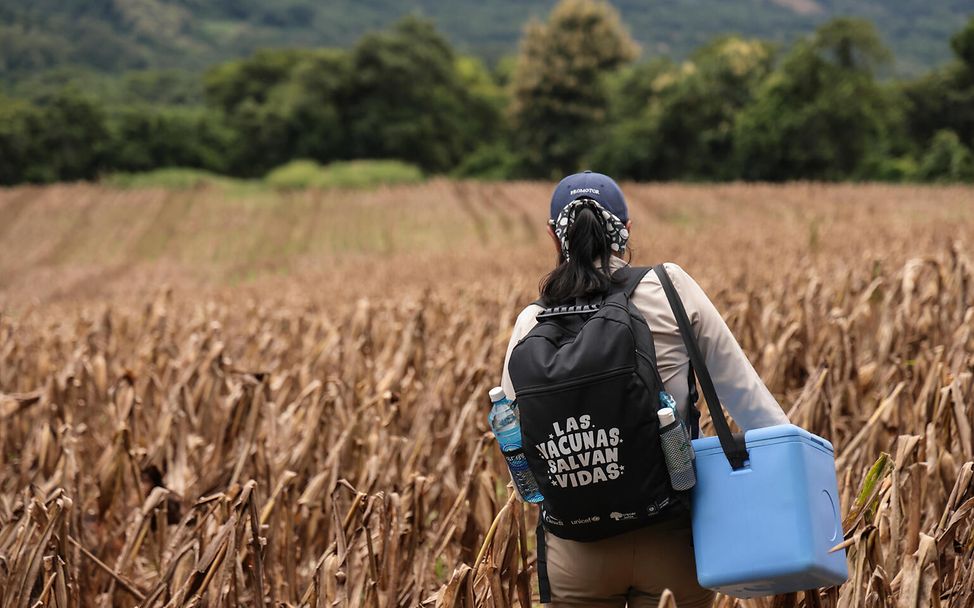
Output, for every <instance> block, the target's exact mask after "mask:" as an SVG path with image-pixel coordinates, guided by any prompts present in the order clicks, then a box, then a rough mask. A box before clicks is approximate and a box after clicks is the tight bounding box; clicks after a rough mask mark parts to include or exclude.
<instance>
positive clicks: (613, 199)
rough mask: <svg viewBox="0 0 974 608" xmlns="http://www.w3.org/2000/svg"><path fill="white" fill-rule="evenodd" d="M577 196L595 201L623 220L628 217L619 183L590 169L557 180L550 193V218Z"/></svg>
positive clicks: (555, 215)
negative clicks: (553, 189)
mask: <svg viewBox="0 0 974 608" xmlns="http://www.w3.org/2000/svg"><path fill="white" fill-rule="evenodd" d="M579 198H590V199H593V200H595V201H597V202H598V203H599V204H600V205H602V206H603V207H605V208H606V209H608V210H609V211H611V212H612V213H613V214H614V215H615V216H616V217H618V218H619V219H620V220H622V221H623V222H625V221H627V220H628V219H629V207H627V206H626V197H624V196H622V190H620V189H619V185H618V184H617V183H615V180H613V179H612V178H611V177H609V176H608V175H602V174H601V173H592V172H591V171H584V172H582V173H575V174H574V175H569V176H568V177H566V178H565V179H563V180H561V181H560V182H558V185H557V186H556V187H555V191H554V192H553V193H552V195H551V219H555V218H556V217H558V213H559V212H561V210H562V209H564V207H565V205H567V204H568V203H570V202H572V201H573V200H575V199H579Z"/></svg>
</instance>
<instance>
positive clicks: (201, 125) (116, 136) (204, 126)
mask: <svg viewBox="0 0 974 608" xmlns="http://www.w3.org/2000/svg"><path fill="white" fill-rule="evenodd" d="M111 127H112V145H111V153H110V157H109V159H108V161H107V162H108V163H109V164H110V165H111V167H112V169H113V170H115V171H127V172H135V171H148V170H151V169H157V168H159V167H193V168H198V169H206V170H208V171H214V172H226V171H227V170H228V169H229V166H228V162H229V158H228V157H229V153H230V150H232V149H234V148H235V147H236V143H237V142H236V139H235V133H234V132H233V131H232V130H231V129H230V128H229V127H227V126H226V124H225V121H224V119H223V116H222V115H220V114H219V113H218V112H216V111H213V110H209V109H206V108H180V107H152V106H144V105H142V106H126V107H124V108H121V109H119V110H118V111H117V112H116V114H115V115H114V116H113V118H112V121H111Z"/></svg>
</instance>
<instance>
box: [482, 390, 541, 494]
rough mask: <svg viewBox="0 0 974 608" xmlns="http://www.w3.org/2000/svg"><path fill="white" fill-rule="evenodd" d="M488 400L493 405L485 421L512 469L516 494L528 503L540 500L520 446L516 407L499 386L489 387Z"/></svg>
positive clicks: (519, 423) (539, 492)
mask: <svg viewBox="0 0 974 608" xmlns="http://www.w3.org/2000/svg"><path fill="white" fill-rule="evenodd" d="M490 402H491V404H492V406H491V408H490V414H489V415H488V416H487V422H489V423H490V428H491V430H492V431H494V437H496V438H497V443H498V444H499V445H500V448H501V453H502V454H504V459H505V460H507V467H508V468H509V469H510V470H511V477H512V478H513V479H514V485H516V486H517V491H518V493H519V494H520V495H521V498H523V499H524V500H525V501H527V502H541V501H542V500H544V496H542V495H541V491H540V490H539V489H538V482H537V481H536V480H535V479H534V475H533V474H532V473H531V469H529V468H528V459H527V457H526V456H525V455H524V450H522V449H521V422H520V420H518V411H517V406H516V405H514V403H513V402H512V401H511V400H510V399H508V398H507V395H506V394H505V393H504V389H503V388H501V387H499V386H498V387H495V388H492V389H490Z"/></svg>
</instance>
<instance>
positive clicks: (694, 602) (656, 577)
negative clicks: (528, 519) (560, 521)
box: [545, 516, 714, 608]
mask: <svg viewBox="0 0 974 608" xmlns="http://www.w3.org/2000/svg"><path fill="white" fill-rule="evenodd" d="M545 545H546V551H545V552H546V557H547V560H546V561H547V574H548V582H549V584H550V585H551V603H550V604H548V606H551V607H552V608H561V607H562V606H572V607H578V606H585V607H589V608H610V607H611V608H617V607H620V608H621V607H622V606H629V607H630V608H656V606H657V605H658V603H659V600H660V596H661V595H662V593H663V590H664V589H669V590H670V591H671V592H672V593H673V595H674V596H675V599H676V603H677V606H678V607H679V608H709V607H710V606H711V605H712V604H713V601H714V592H713V591H710V590H709V589H704V588H703V587H701V586H700V585H699V584H698V583H697V569H696V564H695V563H694V559H693V537H692V535H691V529H690V520H689V516H685V517H680V518H677V519H673V520H669V521H664V522H660V523H658V524H655V525H652V526H648V527H646V528H641V529H639V530H634V531H632V532H626V533H625V534H620V535H618V536H613V537H610V538H606V539H604V540H600V541H595V542H587V543H583V542H577V541H572V540H565V539H562V538H558V537H557V536H554V535H552V534H548V533H545Z"/></svg>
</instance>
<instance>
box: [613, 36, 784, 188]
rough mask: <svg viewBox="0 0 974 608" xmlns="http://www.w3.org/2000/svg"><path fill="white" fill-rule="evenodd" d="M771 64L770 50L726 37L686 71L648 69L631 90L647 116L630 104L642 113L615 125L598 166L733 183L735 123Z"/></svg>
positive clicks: (645, 175) (634, 174) (630, 173)
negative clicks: (639, 96) (641, 99)
mask: <svg viewBox="0 0 974 608" xmlns="http://www.w3.org/2000/svg"><path fill="white" fill-rule="evenodd" d="M772 58H773V55H772V49H771V47H770V45H769V44H768V43H765V42H762V41H759V40H744V39H741V38H737V37H725V38H721V39H718V40H716V41H714V42H712V43H711V44H709V45H707V46H706V47H704V48H702V49H700V50H699V51H698V52H697V53H695V54H694V56H693V57H692V58H691V61H688V62H686V63H684V64H682V65H680V66H668V68H666V69H664V64H658V63H657V65H656V66H655V68H653V69H650V68H651V66H653V63H650V64H648V66H647V69H646V74H645V78H646V80H644V81H642V82H637V83H628V82H627V83H625V86H627V87H631V89H630V91H632V90H636V91H642V94H643V95H644V97H645V101H644V103H643V104H642V108H639V104H638V103H634V102H632V101H630V102H628V103H627V106H628V107H626V108H625V110H626V111H633V110H635V111H636V113H635V115H634V116H630V117H625V118H623V119H622V120H620V121H619V122H618V123H617V124H616V125H614V127H613V130H612V136H611V137H609V138H608V139H607V141H606V142H605V143H603V144H602V145H600V146H599V147H598V151H597V154H596V159H597V164H598V166H600V167H604V168H605V169H607V170H609V171H611V172H613V173H614V174H617V175H620V176H626V177H630V178H635V179H694V180H699V179H726V178H731V177H734V173H733V166H732V165H733V163H732V160H733V131H734V121H735V118H736V115H737V113H738V112H739V111H740V110H741V109H742V108H743V107H745V106H746V105H747V104H748V103H750V102H751V101H752V99H753V97H754V93H755V91H756V89H757V87H758V85H759V84H760V83H761V82H762V81H763V79H764V78H765V77H766V76H767V74H768V73H769V71H770V70H771V65H772ZM631 95H632V93H631V92H630V96H631Z"/></svg>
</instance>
